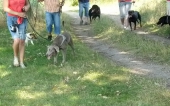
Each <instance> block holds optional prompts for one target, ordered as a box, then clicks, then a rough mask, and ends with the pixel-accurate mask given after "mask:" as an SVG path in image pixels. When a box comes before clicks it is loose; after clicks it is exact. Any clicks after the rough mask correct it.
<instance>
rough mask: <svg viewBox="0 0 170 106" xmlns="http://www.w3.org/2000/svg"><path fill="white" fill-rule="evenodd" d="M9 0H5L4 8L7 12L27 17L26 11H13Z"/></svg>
mask: <svg viewBox="0 0 170 106" xmlns="http://www.w3.org/2000/svg"><path fill="white" fill-rule="evenodd" d="M8 5H9V0H3V10H4V11H5V12H7V13H10V14H13V15H17V16H19V17H25V16H26V14H25V12H16V11H13V10H11V9H10V8H9V7H8Z"/></svg>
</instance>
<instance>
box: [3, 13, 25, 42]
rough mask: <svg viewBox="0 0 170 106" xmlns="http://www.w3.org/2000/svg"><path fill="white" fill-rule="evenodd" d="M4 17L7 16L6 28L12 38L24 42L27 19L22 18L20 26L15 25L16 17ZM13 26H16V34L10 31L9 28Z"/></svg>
mask: <svg viewBox="0 0 170 106" xmlns="http://www.w3.org/2000/svg"><path fill="white" fill-rule="evenodd" d="M6 16H7V26H8V29H9V31H10V34H11V36H12V38H13V39H16V38H19V39H22V40H25V38H26V29H27V19H26V18H24V19H23V22H22V24H17V17H15V16H8V15H6ZM14 24H16V25H17V29H18V31H16V32H13V31H11V26H13V25H14Z"/></svg>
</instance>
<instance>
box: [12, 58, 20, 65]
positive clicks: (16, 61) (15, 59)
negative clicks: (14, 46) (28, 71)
mask: <svg viewBox="0 0 170 106" xmlns="http://www.w3.org/2000/svg"><path fill="white" fill-rule="evenodd" d="M13 64H14V66H15V67H18V66H19V62H18V58H17V57H14V63H13Z"/></svg>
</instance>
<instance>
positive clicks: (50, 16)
mask: <svg viewBox="0 0 170 106" xmlns="http://www.w3.org/2000/svg"><path fill="white" fill-rule="evenodd" d="M45 18H46V27H47V31H48V33H51V32H52V28H53V25H54V32H55V34H56V35H59V34H60V33H61V26H60V12H54V13H50V12H45Z"/></svg>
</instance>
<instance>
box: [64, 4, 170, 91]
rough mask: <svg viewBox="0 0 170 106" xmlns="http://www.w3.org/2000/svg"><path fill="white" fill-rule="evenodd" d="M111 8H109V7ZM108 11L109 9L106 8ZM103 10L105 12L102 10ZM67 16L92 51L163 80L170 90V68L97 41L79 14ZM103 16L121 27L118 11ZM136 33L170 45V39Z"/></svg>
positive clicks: (140, 72)
mask: <svg viewBox="0 0 170 106" xmlns="http://www.w3.org/2000/svg"><path fill="white" fill-rule="evenodd" d="M108 8H109V7H108ZM105 9H106V10H108V9H107V8H105ZM101 10H104V9H102V8H101ZM65 13H66V14H68V15H70V16H71V17H72V19H73V20H72V23H71V24H72V26H73V28H74V31H75V33H76V35H77V37H78V38H79V39H81V40H82V42H84V43H85V44H87V45H88V46H89V47H90V48H91V49H93V50H94V51H96V52H99V53H101V54H102V55H103V56H105V57H107V58H109V59H111V60H112V61H114V62H116V63H118V64H119V65H121V66H125V67H127V68H129V69H130V70H131V72H132V73H134V74H138V75H144V76H148V77H151V78H161V79H163V80H164V81H165V84H166V87H167V88H170V67H169V66H166V65H159V64H154V63H151V62H147V63H146V62H143V61H140V60H137V59H136V58H134V57H132V56H131V55H130V54H129V53H127V52H124V51H121V50H119V49H118V48H115V47H114V46H111V45H108V44H106V43H104V42H102V41H101V40H100V39H95V38H94V37H93V36H92V35H91V34H90V26H89V25H82V26H80V25H79V16H78V13H77V12H69V11H65ZM102 14H103V15H104V14H105V15H107V16H108V17H110V18H111V19H113V20H114V21H115V22H116V24H117V25H120V20H119V16H118V13H117V11H113V13H112V14H108V13H107V12H105V11H102ZM135 33H138V34H140V35H143V36H146V37H148V38H150V39H154V40H156V41H161V42H162V43H167V44H170V43H169V42H170V41H169V40H168V39H165V38H162V37H158V36H156V37H155V36H154V35H149V34H148V33H147V32H144V31H140V30H136V31H135Z"/></svg>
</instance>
